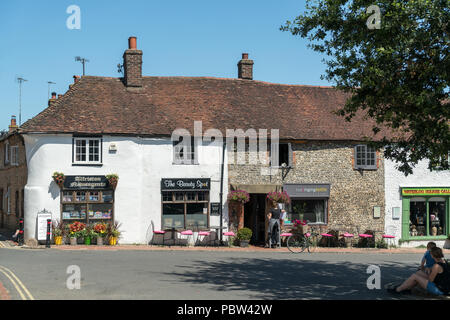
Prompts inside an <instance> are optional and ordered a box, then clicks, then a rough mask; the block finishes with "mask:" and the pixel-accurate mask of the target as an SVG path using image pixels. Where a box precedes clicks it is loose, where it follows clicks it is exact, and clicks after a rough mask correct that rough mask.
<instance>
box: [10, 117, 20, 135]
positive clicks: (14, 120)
mask: <svg viewBox="0 0 450 320" xmlns="http://www.w3.org/2000/svg"><path fill="white" fill-rule="evenodd" d="M18 128H19V126H18V125H17V123H16V116H11V124H10V125H9V132H13V131H14V130H17V129H18Z"/></svg>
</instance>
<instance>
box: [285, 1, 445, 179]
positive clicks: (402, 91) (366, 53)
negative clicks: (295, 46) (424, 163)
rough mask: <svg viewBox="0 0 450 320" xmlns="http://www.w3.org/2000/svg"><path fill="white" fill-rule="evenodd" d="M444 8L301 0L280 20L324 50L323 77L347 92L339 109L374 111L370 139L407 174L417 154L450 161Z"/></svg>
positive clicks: (436, 163) (434, 163)
mask: <svg viewBox="0 0 450 320" xmlns="http://www.w3.org/2000/svg"><path fill="white" fill-rule="evenodd" d="M371 5H376V8H378V9H379V13H380V14H379V18H380V20H381V21H380V24H379V26H377V25H376V24H375V23H376V18H377V16H376V11H371V10H368V9H369V7H370V6H371ZM449 8H450V0H389V1H387V0H377V1H375V0H373V1H367V0H366V1H364V0H354V1H347V0H316V1H311V0H307V4H306V10H305V13H303V14H302V15H300V16H298V17H296V18H295V19H294V20H293V21H287V22H286V23H285V24H284V25H283V26H281V30H282V31H288V32H291V33H292V34H293V35H298V36H301V37H303V38H307V39H308V40H309V44H308V46H309V47H310V48H312V49H313V50H315V51H317V52H320V53H322V54H324V55H326V57H327V58H325V59H324V61H325V63H326V65H327V68H326V71H325V75H323V76H322V79H327V80H329V81H330V82H332V83H333V84H335V87H336V88H337V89H340V90H343V91H345V92H347V93H349V96H350V98H349V99H348V100H347V102H346V104H345V105H344V106H342V107H341V108H339V110H338V111H337V114H339V115H341V116H343V117H345V119H346V120H347V121H351V119H352V118H353V117H354V116H355V114H356V113H357V112H363V113H365V114H367V115H368V116H369V117H371V118H373V119H374V120H375V121H376V124H375V125H374V126H373V128H372V130H373V132H374V134H375V135H374V137H377V138H376V139H375V138H374V137H372V138H371V140H370V143H371V144H372V145H373V146H375V147H376V148H384V152H385V157H386V158H388V159H392V160H394V161H396V162H397V165H398V168H399V170H401V171H402V172H403V173H404V174H405V175H408V174H410V173H412V172H413V168H414V166H415V165H416V164H417V163H418V162H419V161H420V160H422V159H429V160H430V162H429V163H430V164H429V169H430V170H433V168H435V167H441V169H448V168H449V161H448V153H449V150H450V132H449V125H450V106H449V102H450V99H449V77H450V58H449V42H450V41H449V40H450V39H449V21H450V9H449ZM384 128H388V132H389V134H385V130H382V129H384Z"/></svg>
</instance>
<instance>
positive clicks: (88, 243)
mask: <svg viewBox="0 0 450 320" xmlns="http://www.w3.org/2000/svg"><path fill="white" fill-rule="evenodd" d="M84 244H85V245H87V246H90V245H91V237H85V238H84Z"/></svg>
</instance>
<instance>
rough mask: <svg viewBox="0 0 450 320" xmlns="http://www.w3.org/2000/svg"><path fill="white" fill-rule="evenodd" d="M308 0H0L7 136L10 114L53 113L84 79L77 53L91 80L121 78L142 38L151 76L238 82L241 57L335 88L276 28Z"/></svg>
mask: <svg viewBox="0 0 450 320" xmlns="http://www.w3.org/2000/svg"><path fill="white" fill-rule="evenodd" d="M70 5H77V6H78V7H79V8H80V10H81V12H80V13H81V15H80V18H81V25H80V29H79V30H78V29H73V30H71V29H69V28H68V27H67V25H66V21H67V20H68V18H69V17H70V16H71V14H70V13H67V12H66V10H67V8H68V7H69V6H70ZM304 6H305V3H304V1H303V0H278V1H272V0H246V1H242V0H239V1H238V0H226V1H216V0H189V1H186V0H180V1H175V0H167V1H154V0H142V1H138V0H128V1H113V0H109V1H102V0H71V1H65V0H54V1H50V0H39V1H31V0H29V1H24V0H15V1H12V0H1V1H0V39H1V45H0V46H1V47H0V94H1V95H0V98H1V100H0V129H7V127H8V125H9V123H10V119H11V115H16V116H17V119H19V84H18V83H17V81H16V78H17V77H22V78H25V79H27V80H28V81H27V82H25V83H24V84H23V85H22V123H24V122H25V121H26V120H28V119H30V118H32V117H34V116H35V115H37V114H38V113H39V112H41V111H42V110H43V109H44V108H45V107H47V103H48V100H47V97H48V81H52V82H55V83H56V84H53V85H52V86H51V87H50V88H51V89H50V92H52V91H55V92H57V93H58V94H62V93H64V92H66V91H67V89H68V86H69V84H70V83H72V82H73V78H72V77H73V75H81V74H82V65H81V63H80V62H76V61H75V59H74V58H75V56H81V57H85V58H87V59H89V62H88V63H87V64H86V75H96V76H108V77H119V76H121V74H119V73H118V72H117V64H118V63H122V55H123V52H124V50H126V49H127V46H128V37H130V36H136V37H137V45H138V49H141V50H143V53H144V54H143V75H145V76H209V77H223V78H236V77H237V66H236V64H237V62H238V61H239V60H240V59H241V54H242V53H243V52H248V53H249V58H250V59H253V60H254V62H255V64H254V79H255V80H261V81H268V82H274V83H285V84H307V85H331V84H330V83H328V82H327V81H325V80H321V79H320V75H321V74H324V71H325V65H324V63H323V62H322V59H323V58H324V56H321V55H319V54H318V53H315V52H314V51H312V50H311V49H309V48H307V40H304V39H302V38H300V37H298V36H297V37H294V36H292V35H291V34H290V33H287V32H282V31H280V30H279V28H280V26H281V25H282V24H284V22H285V21H286V20H292V19H293V18H294V17H295V16H297V15H298V14H300V13H302V12H303V10H304Z"/></svg>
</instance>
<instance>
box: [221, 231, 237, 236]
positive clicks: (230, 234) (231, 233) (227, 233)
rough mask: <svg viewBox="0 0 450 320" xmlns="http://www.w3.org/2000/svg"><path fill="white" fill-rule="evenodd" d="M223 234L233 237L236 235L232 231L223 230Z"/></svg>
mask: <svg viewBox="0 0 450 320" xmlns="http://www.w3.org/2000/svg"><path fill="white" fill-rule="evenodd" d="M223 235H224V236H226V237H235V236H236V234H235V233H234V232H233V231H227V232H224V233H223Z"/></svg>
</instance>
